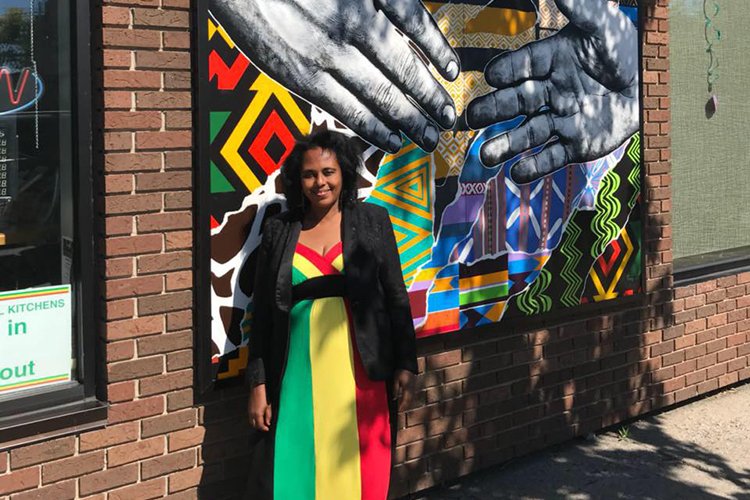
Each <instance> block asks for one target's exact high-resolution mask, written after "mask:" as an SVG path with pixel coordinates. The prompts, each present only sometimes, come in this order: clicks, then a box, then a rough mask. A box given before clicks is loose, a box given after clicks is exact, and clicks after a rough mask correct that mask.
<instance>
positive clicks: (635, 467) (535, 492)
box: [418, 384, 750, 500]
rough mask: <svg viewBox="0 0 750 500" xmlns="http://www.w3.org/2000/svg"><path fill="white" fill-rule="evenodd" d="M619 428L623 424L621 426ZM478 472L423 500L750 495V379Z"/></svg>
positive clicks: (667, 499) (684, 499) (666, 499)
mask: <svg viewBox="0 0 750 500" xmlns="http://www.w3.org/2000/svg"><path fill="white" fill-rule="evenodd" d="M618 430H619V429H618ZM628 431H629V432H628V436H627V438H625V439H621V438H618V434H617V432H616V431H613V432H608V433H604V434H600V435H597V436H596V437H593V438H592V439H589V440H577V441H573V442H572V443H570V444H565V445H561V446H559V447H556V448H553V449H551V450H546V451H541V452H538V453H536V454H534V455H531V456H529V457H527V458H523V459H520V460H518V461H515V462H511V463H510V464H508V465H506V466H504V467H500V468H494V469H490V470H488V471H484V472H480V473H478V474H476V475H473V476H470V477H469V478H467V479H465V480H464V481H461V482H460V483H458V484H455V485H453V486H451V487H445V488H439V489H435V490H432V491H430V492H428V494H425V495H423V496H421V497H418V498H419V499H420V500H457V499H461V500H475V499H477V500H479V499H481V500H486V499H503V500H614V499H617V500H630V499H632V500H651V499H653V500H673V499H674V500H704V499H705V500H718V499H732V500H750V384H745V385H743V386H740V387H738V388H735V389H730V390H727V391H725V392H722V393H719V394H717V395H715V396H712V397H710V398H706V399H703V400H700V401H696V402H694V403H691V404H689V405H686V406H683V407H681V408H677V409H675V410H672V411H668V412H665V413H662V414H660V415H657V416H653V417H647V418H644V419H642V420H639V421H637V422H635V423H632V424H631V425H630V426H629V427H628Z"/></svg>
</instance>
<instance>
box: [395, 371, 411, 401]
mask: <svg viewBox="0 0 750 500" xmlns="http://www.w3.org/2000/svg"><path fill="white" fill-rule="evenodd" d="M411 377H412V373H411V372H410V371H408V370H396V373H394V374H393V386H392V387H391V389H392V390H391V394H392V397H393V400H394V401H396V400H398V399H400V400H401V401H400V402H399V404H398V411H404V410H405V409H406V408H408V407H409V403H410V402H411V393H412V388H411V383H410V382H411Z"/></svg>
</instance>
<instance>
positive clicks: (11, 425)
mask: <svg viewBox="0 0 750 500" xmlns="http://www.w3.org/2000/svg"><path fill="white" fill-rule="evenodd" d="M107 408H108V405H107V404H106V403H102V402H101V401H99V400H97V399H96V398H86V399H83V400H79V401H75V402H72V403H67V404H63V405H60V406H56V407H54V408H45V409H41V410H36V411H30V412H27V413H21V414H18V415H14V416H12V417H4V418H0V451H3V450H7V449H9V448H15V447H18V446H22V445H27V444H32V443H37V442H40V441H45V440H48V439H52V438H56V437H61V436H65V435H70V434H76V433H78V432H83V431H88V430H92V429H96V428H100V427H104V426H105V425H106V424H107Z"/></svg>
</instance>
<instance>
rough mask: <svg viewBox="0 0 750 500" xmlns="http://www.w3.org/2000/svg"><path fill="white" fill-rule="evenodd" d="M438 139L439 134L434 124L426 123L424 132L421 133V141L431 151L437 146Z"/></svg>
mask: <svg viewBox="0 0 750 500" xmlns="http://www.w3.org/2000/svg"><path fill="white" fill-rule="evenodd" d="M439 139H440V134H439V133H438V129H437V127H435V125H433V124H431V123H428V124H427V126H426V127H425V128H424V134H423V135H422V141H423V142H424V147H425V148H426V149H427V150H428V151H433V150H434V149H435V148H436V147H437V143H438V140H439Z"/></svg>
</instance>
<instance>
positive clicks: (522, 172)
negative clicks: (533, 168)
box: [510, 162, 535, 185]
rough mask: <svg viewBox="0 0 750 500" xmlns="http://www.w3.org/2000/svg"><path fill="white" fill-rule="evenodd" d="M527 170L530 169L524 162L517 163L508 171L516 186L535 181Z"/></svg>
mask: <svg viewBox="0 0 750 500" xmlns="http://www.w3.org/2000/svg"><path fill="white" fill-rule="evenodd" d="M529 170H530V167H529V165H527V163H526V162H519V163H517V164H516V165H514V166H513V168H512V169H510V178H511V180H512V181H513V182H515V183H516V184H518V185H521V184H528V183H529V182H531V181H533V180H535V178H534V174H533V172H530V171H529Z"/></svg>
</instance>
